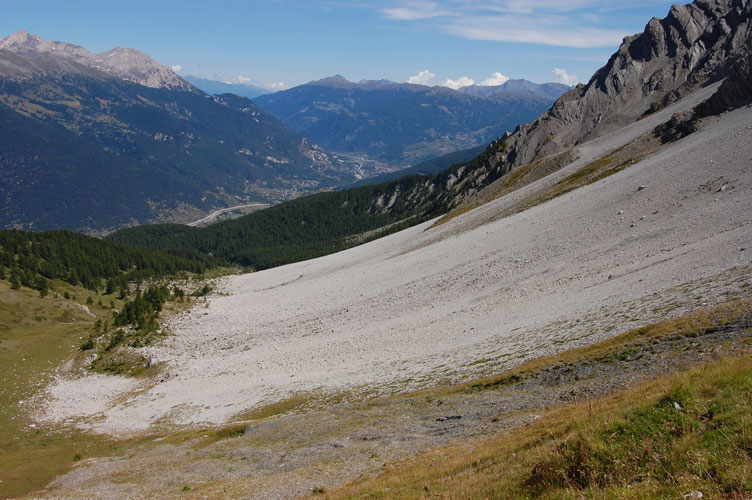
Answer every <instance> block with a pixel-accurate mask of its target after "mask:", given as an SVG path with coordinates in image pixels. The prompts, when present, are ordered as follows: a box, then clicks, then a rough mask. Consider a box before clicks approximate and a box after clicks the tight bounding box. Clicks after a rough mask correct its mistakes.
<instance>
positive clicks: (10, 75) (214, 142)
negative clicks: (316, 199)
mask: <svg viewBox="0 0 752 500" xmlns="http://www.w3.org/2000/svg"><path fill="white" fill-rule="evenodd" d="M0 141H1V142H2V147H0V151H1V153H0V173H2V179H3V182H2V184H1V185H0V208H1V210H0V214H1V215H0V224H2V226H4V227H9V226H10V227H17V228H26V229H49V228H69V229H76V230H79V231H87V232H99V231H103V230H107V229H109V228H117V227H122V226H123V225H129V224H130V225H132V224H134V223H147V222H156V221H160V220H180V221H185V220H187V219H190V218H191V217H194V216H196V215H200V214H204V213H205V212H206V211H208V210H210V209H212V208H214V207H224V206H228V204H237V203H238V202H244V201H245V200H265V201H273V202H276V201H280V200H284V199H288V198H290V197H292V196H294V195H296V194H298V193H301V192H305V191H310V190H315V189H321V188H324V187H332V186H336V185H339V184H342V183H343V182H347V181H350V180H353V179H354V178H355V177H354V176H353V175H352V174H351V172H349V171H348V169H347V167H346V166H344V165H343V164H342V163H341V162H338V161H336V160H333V159H332V158H331V157H329V155H328V154H327V153H326V152H325V151H323V150H322V149H321V148H320V147H319V146H317V145H316V144H313V143H311V142H310V141H309V140H308V139H306V138H305V137H302V136H301V135H299V134H297V133H295V132H292V131H290V130H289V129H288V128H286V127H285V126H284V125H283V124H282V123H281V122H280V121H279V120H277V119H276V118H274V117H272V116H270V115H269V114H267V113H265V112H264V111H263V110H262V109H260V108H259V107H258V106H257V105H256V104H254V103H253V102H252V101H250V100H248V99H246V98H243V97H239V96H235V95H231V94H226V95H221V96H210V95H207V94H205V93H203V92H201V91H199V90H198V89H196V88H195V87H194V86H192V85H191V84H190V83H188V82H186V81H185V80H183V79H182V78H180V77H179V76H177V75H176V74H175V73H174V72H173V71H172V70H171V69H170V68H168V67H166V66H163V65H161V64H159V63H158V62H156V61H155V60H154V59H152V58H151V57H149V56H147V55H146V54H143V53H141V52H139V51H137V50H135V49H122V48H118V49H113V50H112V51H109V52H106V53H104V54H93V53H91V52H89V51H88V50H86V49H85V48H83V47H79V46H76V45H71V44H67V43H63V42H48V41H45V40H43V39H41V38H40V37H38V36H36V35H29V34H28V33H25V32H17V33H14V34H12V35H10V36H8V37H7V38H4V39H0Z"/></svg>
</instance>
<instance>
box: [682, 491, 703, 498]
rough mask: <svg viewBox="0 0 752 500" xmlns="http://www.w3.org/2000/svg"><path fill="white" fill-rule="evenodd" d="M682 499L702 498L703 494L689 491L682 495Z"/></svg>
mask: <svg viewBox="0 0 752 500" xmlns="http://www.w3.org/2000/svg"><path fill="white" fill-rule="evenodd" d="M684 498H703V494H702V493H701V492H699V491H690V492H689V493H687V494H686V495H684Z"/></svg>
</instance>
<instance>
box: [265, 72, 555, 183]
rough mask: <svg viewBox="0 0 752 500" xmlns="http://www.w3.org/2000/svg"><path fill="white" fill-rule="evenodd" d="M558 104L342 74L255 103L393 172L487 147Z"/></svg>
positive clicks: (331, 147)
mask: <svg viewBox="0 0 752 500" xmlns="http://www.w3.org/2000/svg"><path fill="white" fill-rule="evenodd" d="M553 100H554V99H552V98H550V97H546V96H541V95H535V94H532V93H529V94H527V95H525V94H522V93H517V92H514V93H511V92H510V93H507V92H503V91H502V92H498V91H497V92H496V95H495V96H485V97H479V96H475V95H472V94H471V93H466V92H459V91H456V90H453V89H450V88H448V87H441V86H435V87H429V86H426V85H416V84H411V83H394V82H388V81H384V80H366V81H361V82H358V83H355V82H350V81H348V80H347V79H345V78H344V77H342V76H341V75H335V76H332V77H328V78H324V79H321V80H316V81H312V82H309V83H307V84H304V85H300V86H298V87H293V88H292V89H287V90H283V91H280V92H276V93H274V94H267V95H264V96H260V97H257V98H256V99H254V101H255V102H256V103H257V104H259V105H260V106H261V107H262V108H263V109H264V110H266V111H267V112H269V113H271V114H273V115H274V116H277V117H278V118H279V119H280V120H282V121H283V122H284V123H285V124H286V125H287V126H289V127H290V128H292V129H293V130H295V131H296V132H298V133H300V134H303V135H305V136H306V137H309V138H310V139H311V140H312V141H314V142H316V143H317V144H320V145H321V146H322V147H324V148H325V149H326V150H328V151H331V152H333V153H335V154H337V155H338V156H340V157H343V158H352V159H354V161H355V162H363V161H377V162H383V163H386V164H389V165H390V166H391V167H392V169H396V168H405V167H407V166H410V165H413V164H416V163H419V162H421V161H425V160H427V159H429V158H431V157H435V156H439V155H442V154H446V153H450V152H452V151H457V150H462V149H468V148H471V147H475V146H478V145H479V144H483V143H487V142H489V141H491V140H492V139H494V138H495V137H498V136H499V135H501V134H503V133H504V132H505V131H507V130H512V129H514V128H515V127H516V126H517V125H518V124H519V123H523V122H527V121H529V120H532V119H534V118H535V117H537V116H538V115H539V114H540V113H542V112H543V111H545V110H546V109H548V107H549V106H550V105H551V104H552V103H553Z"/></svg>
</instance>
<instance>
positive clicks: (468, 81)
mask: <svg viewBox="0 0 752 500" xmlns="http://www.w3.org/2000/svg"><path fill="white" fill-rule="evenodd" d="M474 83H475V80H473V79H472V78H469V77H467V76H461V77H459V78H457V79H456V80H450V79H448V78H447V79H446V80H444V81H443V82H441V86H442V87H449V88H450V89H454V90H457V89H459V88H461V87H467V86H468V85H473V84H474Z"/></svg>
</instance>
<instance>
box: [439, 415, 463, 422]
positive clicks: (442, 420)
mask: <svg viewBox="0 0 752 500" xmlns="http://www.w3.org/2000/svg"><path fill="white" fill-rule="evenodd" d="M461 418H462V415H450V416H448V417H439V418H437V419H436V421H437V422H446V421H447V420H459V419H461Z"/></svg>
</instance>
